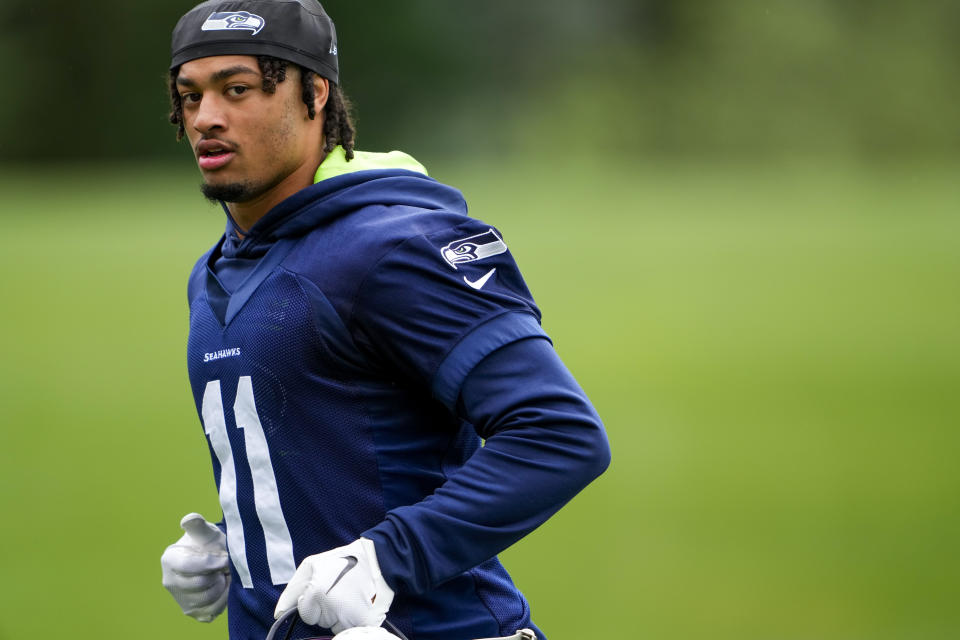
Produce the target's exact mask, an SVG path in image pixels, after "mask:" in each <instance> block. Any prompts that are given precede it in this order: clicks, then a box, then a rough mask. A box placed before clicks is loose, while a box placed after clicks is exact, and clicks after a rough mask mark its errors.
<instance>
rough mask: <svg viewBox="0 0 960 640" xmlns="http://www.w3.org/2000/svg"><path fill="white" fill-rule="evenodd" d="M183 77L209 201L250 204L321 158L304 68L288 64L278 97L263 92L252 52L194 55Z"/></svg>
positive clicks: (187, 124) (187, 123) (187, 117)
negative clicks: (306, 98) (303, 85)
mask: <svg viewBox="0 0 960 640" xmlns="http://www.w3.org/2000/svg"><path fill="white" fill-rule="evenodd" d="M176 82H177V87H178V90H179V92H180V99H181V102H182V104H183V124H184V130H185V132H186V134H187V139H188V140H189V141H190V146H191V147H192V148H193V152H194V154H195V156H196V158H197V165H198V166H199V167H200V172H201V173H202V174H203V180H204V184H203V187H202V190H203V193H204V195H206V196H207V197H208V198H211V199H216V200H224V201H226V202H249V201H251V200H254V199H256V198H259V197H260V196H262V195H264V194H266V193H267V192H269V191H270V190H271V189H273V188H274V187H276V186H277V185H280V184H281V183H283V182H284V180H285V179H287V178H288V177H289V176H291V175H292V174H293V173H294V172H297V170H298V169H300V170H301V173H302V172H303V168H304V165H305V164H306V163H317V162H318V160H317V154H318V153H319V150H320V149H321V147H322V142H321V139H320V137H319V133H318V131H319V129H318V121H319V118H318V119H317V120H310V119H309V118H308V116H307V107H306V105H304V104H303V101H302V99H301V97H300V94H301V89H300V70H299V69H298V68H297V67H296V65H289V66H288V67H287V77H286V80H284V81H283V82H280V83H277V90H276V93H272V94H271V93H266V92H264V91H263V88H262V87H263V84H262V83H263V77H262V75H261V73H260V67H259V65H258V64H257V59H256V58H254V57H252V56H214V57H209V58H199V59H197V60H191V61H190V62H186V63H184V64H183V65H182V66H181V67H180V72H179V74H178V75H177V80H176ZM315 168H316V164H313V167H312V169H315Z"/></svg>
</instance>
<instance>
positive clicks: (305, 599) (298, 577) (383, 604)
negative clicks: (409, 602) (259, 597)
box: [274, 538, 393, 634]
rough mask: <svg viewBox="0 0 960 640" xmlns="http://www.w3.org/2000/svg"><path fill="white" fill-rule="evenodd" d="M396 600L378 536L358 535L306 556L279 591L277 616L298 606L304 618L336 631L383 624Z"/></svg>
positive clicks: (310, 622) (275, 614)
mask: <svg viewBox="0 0 960 640" xmlns="http://www.w3.org/2000/svg"><path fill="white" fill-rule="evenodd" d="M392 602H393V589H391V588H390V586H389V585H387V583H386V581H385V580H384V579H383V576H382V575H381V574H380V565H379V564H378V563H377V552H376V549H375V548H374V546H373V542H372V541H370V540H367V539H366V538H359V539H358V540H355V541H353V542H351V543H350V544H348V545H346V546H345V547H337V548H336V549H331V550H330V551H325V552H324V553H319V554H317V555H315V556H309V557H308V558H305V559H304V561H303V562H302V563H300V566H299V567H298V568H297V572H296V573H295V574H293V578H292V579H291V580H290V584H288V585H287V588H286V589H284V591H283V593H281V594H280V599H279V600H278V601H277V609H276V611H275V612H274V617H276V618H279V617H280V616H282V615H283V614H284V613H286V612H287V611H289V610H290V609H292V608H294V607H297V608H298V609H299V611H300V617H301V618H302V619H303V621H304V622H306V623H307V624H315V625H319V626H321V627H324V628H326V629H330V630H331V631H333V632H334V633H335V634H336V633H340V632H341V631H343V630H345V629H349V628H351V627H377V626H380V624H382V623H383V621H384V619H385V618H386V617H387V610H389V609H390V604H391V603H392Z"/></svg>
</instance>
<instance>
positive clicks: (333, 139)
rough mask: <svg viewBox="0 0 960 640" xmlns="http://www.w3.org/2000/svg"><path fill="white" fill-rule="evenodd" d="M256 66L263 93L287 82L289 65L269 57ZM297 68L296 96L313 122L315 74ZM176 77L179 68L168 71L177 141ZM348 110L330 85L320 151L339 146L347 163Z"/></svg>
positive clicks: (351, 141) (351, 139)
mask: <svg viewBox="0 0 960 640" xmlns="http://www.w3.org/2000/svg"><path fill="white" fill-rule="evenodd" d="M257 63H258V64H259V66H260V73H261V75H262V76H263V84H262V88H263V90H264V92H266V93H275V92H276V90H277V84H279V83H281V82H283V81H284V80H286V78H287V65H289V64H292V63H289V62H287V61H286V60H281V59H280V58H274V57H272V56H257ZM297 66H298V67H299V69H300V85H301V93H300V96H301V99H302V100H303V103H304V104H305V105H307V115H308V116H309V117H310V119H311V120H313V119H314V118H316V117H317V109H316V107H315V106H314V98H315V97H316V88H315V87H314V85H313V78H314V76H315V75H316V73H314V72H313V71H311V70H309V69H305V68H303V67H300V66H299V65H297ZM179 73H180V67H175V68H173V69H171V70H170V123H171V124H175V125H177V140H180V139H182V138H183V135H184V128H183V102H182V101H181V100H180V92H179V91H178V90H177V75H178V74H179ZM350 108H351V105H350V101H349V100H348V99H347V96H346V95H344V93H343V90H342V89H340V87H339V86H337V85H335V84H333V83H332V82H331V83H330V94H329V96H328V97H327V104H325V105H324V107H323V138H324V140H325V144H324V145H323V150H324V152H325V153H330V152H331V151H333V148H334V147H336V146H337V145H341V146H342V147H343V150H344V151H345V152H346V156H347V160H352V159H353V144H354V138H355V137H356V131H355V129H354V125H353V118H352V117H351V115H350Z"/></svg>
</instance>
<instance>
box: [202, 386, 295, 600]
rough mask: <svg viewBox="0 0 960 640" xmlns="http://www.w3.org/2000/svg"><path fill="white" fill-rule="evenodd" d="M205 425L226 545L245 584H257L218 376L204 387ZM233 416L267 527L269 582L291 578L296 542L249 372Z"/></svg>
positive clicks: (259, 511)
mask: <svg viewBox="0 0 960 640" xmlns="http://www.w3.org/2000/svg"><path fill="white" fill-rule="evenodd" d="M201 414H202V416H203V430H204V432H205V433H206V434H207V435H208V436H209V437H210V446H211V447H212V448H213V452H214V453H215V454H216V456H217V460H219V461H220V507H221V508H222V509H223V518H224V520H225V521H226V523H227V547H228V548H229V549H230V560H231V561H233V566H234V568H236V570H237V575H239V576H240V582H241V583H242V584H243V586H244V587H245V588H247V589H252V588H253V580H252V579H251V578H250V567H249V565H248V564H247V547H246V541H245V538H244V534H243V522H242V521H241V520H240V511H239V509H238V507H237V470H236V467H235V465H234V462H233V450H232V449H231V448H230V437H229V436H228V435H227V422H226V419H225V418H224V414H223V396H222V395H221V394H220V381H219V380H211V381H210V382H208V383H207V388H206V389H204V392H203V407H202V409H201ZM233 416H234V419H235V421H236V423H237V427H238V428H240V429H243V435H244V438H243V439H244V444H245V446H246V451H247V461H248V462H249V464H250V474H251V476H252V478H253V501H254V504H255V505H256V507H257V517H258V518H259V519H260V525H261V526H262V527H263V535H264V538H265V542H266V547H267V564H268V565H269V566H270V581H271V582H273V584H286V583H288V582H290V579H291V578H292V577H293V574H294V572H295V571H296V566H295V564H294V560H293V541H292V540H291V539H290V531H289V530H288V529H287V522H286V520H284V518H283V510H282V509H281V508H280V494H279V492H278V491H277V477H276V475H275V474H274V472H273V463H271V462H270V450H269V449H268V448H267V437H266V435H265V434H264V433H263V425H261V424H260V417H259V416H258V415H257V405H256V403H255V402H254V400H253V382H252V381H251V379H250V376H241V377H240V380H239V381H238V383H237V399H236V401H234V403H233Z"/></svg>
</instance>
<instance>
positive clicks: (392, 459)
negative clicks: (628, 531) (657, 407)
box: [161, 0, 610, 640]
mask: <svg viewBox="0 0 960 640" xmlns="http://www.w3.org/2000/svg"><path fill="white" fill-rule="evenodd" d="M339 83H340V78H339V73H338V46H337V38H336V34H335V31H334V25H333V22H332V21H331V20H330V18H329V17H328V16H327V14H326V13H325V12H324V10H323V8H322V7H321V6H320V4H319V3H317V2H316V0H232V1H225V0H211V1H209V2H204V3H202V4H200V5H198V6H196V7H195V8H193V9H192V10H190V11H189V12H187V13H186V14H185V15H184V16H183V17H182V18H181V19H180V21H179V22H178V24H177V25H176V28H175V29H174V32H173V42H172V61H171V65H170V90H171V100H172V114H171V121H172V122H173V123H174V124H175V125H177V127H178V130H179V134H180V136H181V137H182V136H185V137H186V138H187V140H188V142H189V144H190V149H191V151H192V152H193V154H194V157H195V161H196V162H197V165H198V167H199V170H200V173H201V175H202V178H203V186H202V191H203V193H204V194H205V195H206V196H207V197H208V198H210V199H212V200H217V201H219V202H221V204H222V206H223V210H224V213H225V214H226V232H225V233H224V235H223V236H222V237H221V238H220V239H219V240H217V242H216V244H214V246H213V247H212V248H211V249H210V250H209V251H208V252H207V253H206V254H204V255H203V256H202V257H201V258H200V259H199V261H198V262H197V263H196V266H195V268H194V269H193V272H192V274H191V275H190V279H189V285H188V295H189V303H190V336H189V344H188V367H189V374H190V382H191V385H192V389H193V394H194V398H195V402H196V408H197V412H198V414H199V416H200V420H201V423H202V425H203V430H204V433H205V434H206V437H207V439H208V443H209V447H210V453H211V458H212V462H213V471H214V477H215V480H216V483H217V487H218V490H219V497H220V504H221V506H222V511H223V519H222V521H221V522H219V523H217V524H212V523H210V522H207V521H206V520H204V519H203V518H202V517H201V516H199V515H197V514H189V515H188V516H186V517H185V518H184V519H183V521H182V522H181V525H182V527H183V529H184V531H185V533H184V535H183V537H182V538H180V540H179V541H177V542H176V543H174V544H173V545H171V546H170V547H168V548H167V550H166V551H165V552H164V554H163V557H162V563H161V564H162V568H163V582H164V585H165V586H166V587H167V589H168V590H169V591H170V592H171V594H172V595H173V597H174V598H175V599H176V601H177V602H178V604H179V605H180V606H181V608H182V609H183V611H184V612H185V613H186V614H187V615H190V616H193V617H194V618H196V619H198V620H202V621H210V620H212V619H213V618H215V617H216V616H217V615H219V614H220V613H221V612H223V611H224V609H228V610H229V621H228V624H229V630H230V637H231V638H233V639H234V640H239V639H240V638H252V639H256V640H260V639H262V638H264V637H265V636H266V633H267V631H268V629H269V628H270V626H271V623H272V622H273V620H274V618H275V617H277V616H280V615H282V614H284V613H285V612H287V611H289V610H291V609H292V608H294V607H296V608H297V609H298V610H299V615H300V616H301V617H302V618H303V620H305V621H306V622H308V623H311V624H318V625H321V626H323V627H326V628H329V629H331V630H333V631H334V632H335V633H336V632H341V631H343V630H344V629H348V628H352V627H358V626H377V625H379V624H381V622H383V621H384V619H385V618H386V617H387V616H389V620H390V622H391V623H392V624H393V625H395V628H397V629H399V630H401V631H402V633H403V634H405V635H406V636H407V637H408V638H409V639H410V640H441V639H442V640H449V639H450V638H478V637H492V636H504V635H508V634H513V633H514V632H515V631H516V630H517V629H521V628H524V627H526V628H530V629H532V630H534V631H535V632H536V633H537V635H538V636H539V637H541V638H542V637H544V636H543V635H542V633H541V632H540V631H539V630H538V629H537V628H536V627H535V626H534V624H533V622H531V619H530V608H529V606H528V604H527V601H526V599H525V598H524V596H523V595H522V594H521V593H520V592H519V591H518V590H517V588H516V587H515V586H514V585H513V583H512V582H511V580H510V576H509V575H508V573H507V571H506V570H505V569H504V567H503V566H502V565H501V564H500V562H499V561H498V559H497V554H498V553H499V552H500V551H502V550H503V549H505V548H507V547H508V546H510V545H511V544H513V543H514V542H516V541H517V540H519V539H520V538H522V537H523V536H525V535H526V534H528V533H529V532H530V531H532V530H533V529H534V528H535V527H537V526H538V525H540V524H541V523H543V522H544V521H545V520H546V519H547V518H549V517H550V516H551V515H552V514H553V513H554V512H556V511H557V510H558V509H559V508H560V507H561V506H563V505H564V504H565V503H566V502H567V501H568V500H570V499H571V498H572V497H573V496H574V495H575V494H576V493H577V492H579V491H580V490H581V489H582V488H583V487H584V486H585V485H587V484H588V483H589V482H590V481H592V480H593V479H594V478H595V477H597V476H598V475H599V474H600V473H602V472H603V470H604V469H605V468H606V467H607V465H608V464H609V456H610V454H609V448H608V443H607V439H606V435H605V433H604V429H603V426H602V424H601V422H600V419H599V417H598V416H597V413H596V412H595V410H594V408H593V407H592V405H591V403H590V401H589V400H588V399H587V397H586V395H585V394H584V392H583V391H582V390H581V388H580V387H579V386H578V384H577V382H576V381H575V380H574V378H573V376H572V375H571V374H570V373H569V372H568V370H567V369H566V367H565V366H564V365H563V363H562V362H561V360H560V359H559V357H558V356H557V353H556V352H555V351H554V349H553V346H552V344H551V342H550V340H549V338H548V337H547V335H546V334H545V333H544V331H543V329H542V328H541V326H540V310H539V309H538V308H537V306H536V304H535V303H534V300H533V297H532V296H531V294H530V292H529V290H528V289H527V286H526V284H525V283H524V280H523V277H522V276H521V274H520V271H519V270H518V268H517V265H516V263H515V262H514V258H513V256H512V254H511V251H510V249H509V246H508V244H507V242H506V240H505V239H504V237H503V235H502V234H501V233H500V231H499V230H497V229H496V228H495V227H493V226H491V225H489V224H487V223H485V222H482V221H480V220H478V219H476V218H471V217H468V215H467V207H466V204H465V202H464V199H463V197H462V195H461V194H460V192H459V191H457V190H456V189H453V188H451V187H449V186H446V185H444V184H441V183H439V182H437V181H436V180H434V179H432V178H430V177H428V175H427V170H426V169H425V168H424V167H423V166H422V165H421V164H420V163H418V162H417V161H416V160H414V159H413V158H412V157H410V156H409V155H406V154H404V153H400V152H397V151H394V152H391V153H385V154H378V153H369V152H362V151H358V150H355V149H354V128H353V124H352V122H351V119H350V115H349V110H348V106H347V104H348V103H347V101H346V99H345V97H344V95H343V93H342V91H341V89H340V87H339ZM482 443H483V444H482ZM562 561H563V560H562V558H558V562H562Z"/></svg>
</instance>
